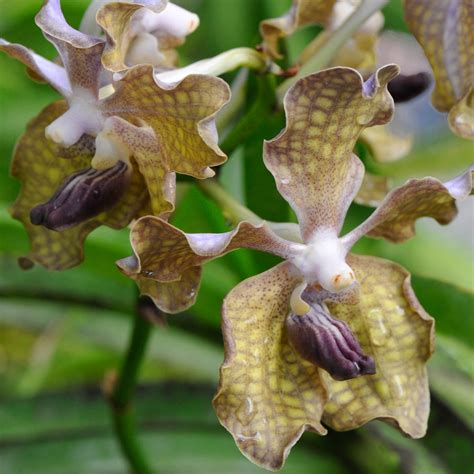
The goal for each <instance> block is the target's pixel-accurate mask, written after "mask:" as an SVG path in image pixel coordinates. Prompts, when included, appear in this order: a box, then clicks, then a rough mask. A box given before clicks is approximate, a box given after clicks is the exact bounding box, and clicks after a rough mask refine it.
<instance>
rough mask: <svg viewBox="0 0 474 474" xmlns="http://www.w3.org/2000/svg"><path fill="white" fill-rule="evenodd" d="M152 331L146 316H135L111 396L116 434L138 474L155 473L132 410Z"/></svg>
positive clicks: (131, 465)
mask: <svg viewBox="0 0 474 474" xmlns="http://www.w3.org/2000/svg"><path fill="white" fill-rule="evenodd" d="M151 329H152V324H151V323H150V322H148V321H147V320H146V319H145V318H144V317H142V316H141V315H137V316H135V319H134V322H133V331H132V334H131V337H130V342H129V346H128V350H127V354H126V355H125V359H124V361H123V363H122V367H121V370H120V374H119V378H118V380H117V382H116V384H115V387H114V389H113V392H112V395H111V397H110V402H111V407H112V417H113V421H114V428H115V432H116V435H117V438H118V441H119V443H120V447H121V449H122V452H123V454H124V456H125V457H126V458H127V461H128V463H129V464H130V467H131V468H132V472H133V473H134V474H151V473H152V472H153V471H152V469H151V467H150V465H149V464H148V462H147V461H146V459H145V456H144V454H143V452H142V449H141V446H140V444H139V441H138V439H137V429H136V425H135V417H134V412H133V407H132V400H133V395H134V392H135V388H136V385H137V379H138V372H139V369H140V366H141V363H142V361H143V357H144V356H145V352H146V347H147V342H148V340H149V338H150V334H151Z"/></svg>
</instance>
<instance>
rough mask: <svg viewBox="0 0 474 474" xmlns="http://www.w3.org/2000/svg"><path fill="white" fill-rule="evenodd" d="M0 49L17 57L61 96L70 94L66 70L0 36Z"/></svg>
mask: <svg viewBox="0 0 474 474" xmlns="http://www.w3.org/2000/svg"><path fill="white" fill-rule="evenodd" d="M0 50H1V51H4V52H5V53H7V54H8V55H9V56H11V57H12V58H15V59H18V61H20V62H22V63H23V64H24V65H25V66H27V67H28V68H29V69H30V70H31V71H32V72H33V73H34V74H35V75H36V76H37V77H38V78H40V79H42V80H44V81H45V82H47V83H48V84H49V85H50V86H51V87H53V88H54V89H56V90H57V91H58V92H59V93H60V94H61V95H62V96H64V97H68V96H69V95H71V84H70V82H69V77H68V75H67V72H66V70H65V69H64V68H63V67H62V66H59V65H58V64H55V63H53V62H52V61H48V60H47V59H45V58H43V57H42V56H39V55H38V54H36V53H34V52H33V51H31V50H30V49H28V48H25V47H24V46H22V45H21V44H15V43H9V42H8V41H5V40H4V39H1V38H0Z"/></svg>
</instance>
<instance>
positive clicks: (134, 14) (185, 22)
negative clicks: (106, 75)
mask: <svg viewBox="0 0 474 474" xmlns="http://www.w3.org/2000/svg"><path fill="white" fill-rule="evenodd" d="M151 3H153V5H151ZM144 7H145V8H144ZM151 7H153V8H151ZM97 22H98V24H99V25H100V26H101V27H102V29H103V30H104V31H105V32H106V33H107V37H108V40H109V41H108V45H107V47H106V50H105V52H104V55H103V57H102V62H103V64H104V66H105V67H106V68H107V69H109V70H111V71H115V72H118V71H123V70H125V69H128V67H130V66H133V65H136V64H144V63H150V64H152V65H154V66H160V67H172V66H175V63H176V57H177V56H176V54H174V52H173V48H175V47H176V46H178V45H180V44H182V43H183V42H184V38H185V37H186V35H188V34H190V33H192V32H193V31H194V30H195V29H196V27H197V26H198V25H199V17H198V16H197V15H195V14H194V13H191V12H188V11H187V10H185V9H184V8H181V7H179V6H177V5H174V4H172V3H168V2H167V1H165V0H163V1H159V0H157V1H155V2H147V3H144V2H143V1H138V2H135V3H133V4H132V3H117V2H114V3H109V4H106V5H105V6H104V7H102V8H101V9H100V10H99V12H98V14H97Z"/></svg>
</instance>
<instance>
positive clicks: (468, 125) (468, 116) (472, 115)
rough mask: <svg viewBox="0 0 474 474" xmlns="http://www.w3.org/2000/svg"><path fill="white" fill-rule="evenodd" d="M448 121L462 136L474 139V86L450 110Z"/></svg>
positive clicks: (454, 130)
mask: <svg viewBox="0 0 474 474" xmlns="http://www.w3.org/2000/svg"><path fill="white" fill-rule="evenodd" d="M448 123H449V126H450V127H451V130H452V131H453V132H454V133H456V134H457V135H459V136H460V137H462V138H468V139H470V140H474V86H473V87H471V88H470V89H469V90H468V91H467V92H466V94H465V95H464V97H462V98H461V100H460V101H459V102H458V103H457V104H456V105H455V106H454V107H453V108H452V109H451V110H450V112H449V116H448Z"/></svg>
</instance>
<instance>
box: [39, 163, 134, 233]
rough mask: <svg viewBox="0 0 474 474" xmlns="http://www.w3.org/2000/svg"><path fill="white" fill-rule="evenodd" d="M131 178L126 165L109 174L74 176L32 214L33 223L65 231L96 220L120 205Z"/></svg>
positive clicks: (91, 171) (91, 172)
mask: <svg viewBox="0 0 474 474" xmlns="http://www.w3.org/2000/svg"><path fill="white" fill-rule="evenodd" d="M129 177H130V173H129V172H128V165H127V164H125V163H124V162H123V161H119V162H118V163H117V164H116V165H115V166H113V167H112V168H109V169H106V170H96V169H94V168H86V169H84V170H82V171H79V172H77V173H75V174H73V175H71V176H70V177H69V178H68V179H67V180H66V181H65V182H64V183H63V185H62V186H61V187H60V188H59V189H58V190H57V191H56V193H55V194H54V195H53V197H52V198H51V199H50V200H49V201H48V202H46V203H44V204H40V205H39V206H36V207H34V208H33V209H32V210H31V212H30V220H31V223H32V224H34V225H43V226H45V227H47V228H48V229H51V230H64V229H67V228H69V227H72V226H74V225H77V224H79V223H81V222H83V221H85V220H87V219H90V218H91V217H95V216H97V215H98V214H100V213H101V212H104V211H106V210H108V209H110V208H111V207H113V206H114V205H115V204H116V203H117V201H119V199H120V198H121V197H122V196H123V194H124V192H125V189H126V185H127V184H128V180H129Z"/></svg>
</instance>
